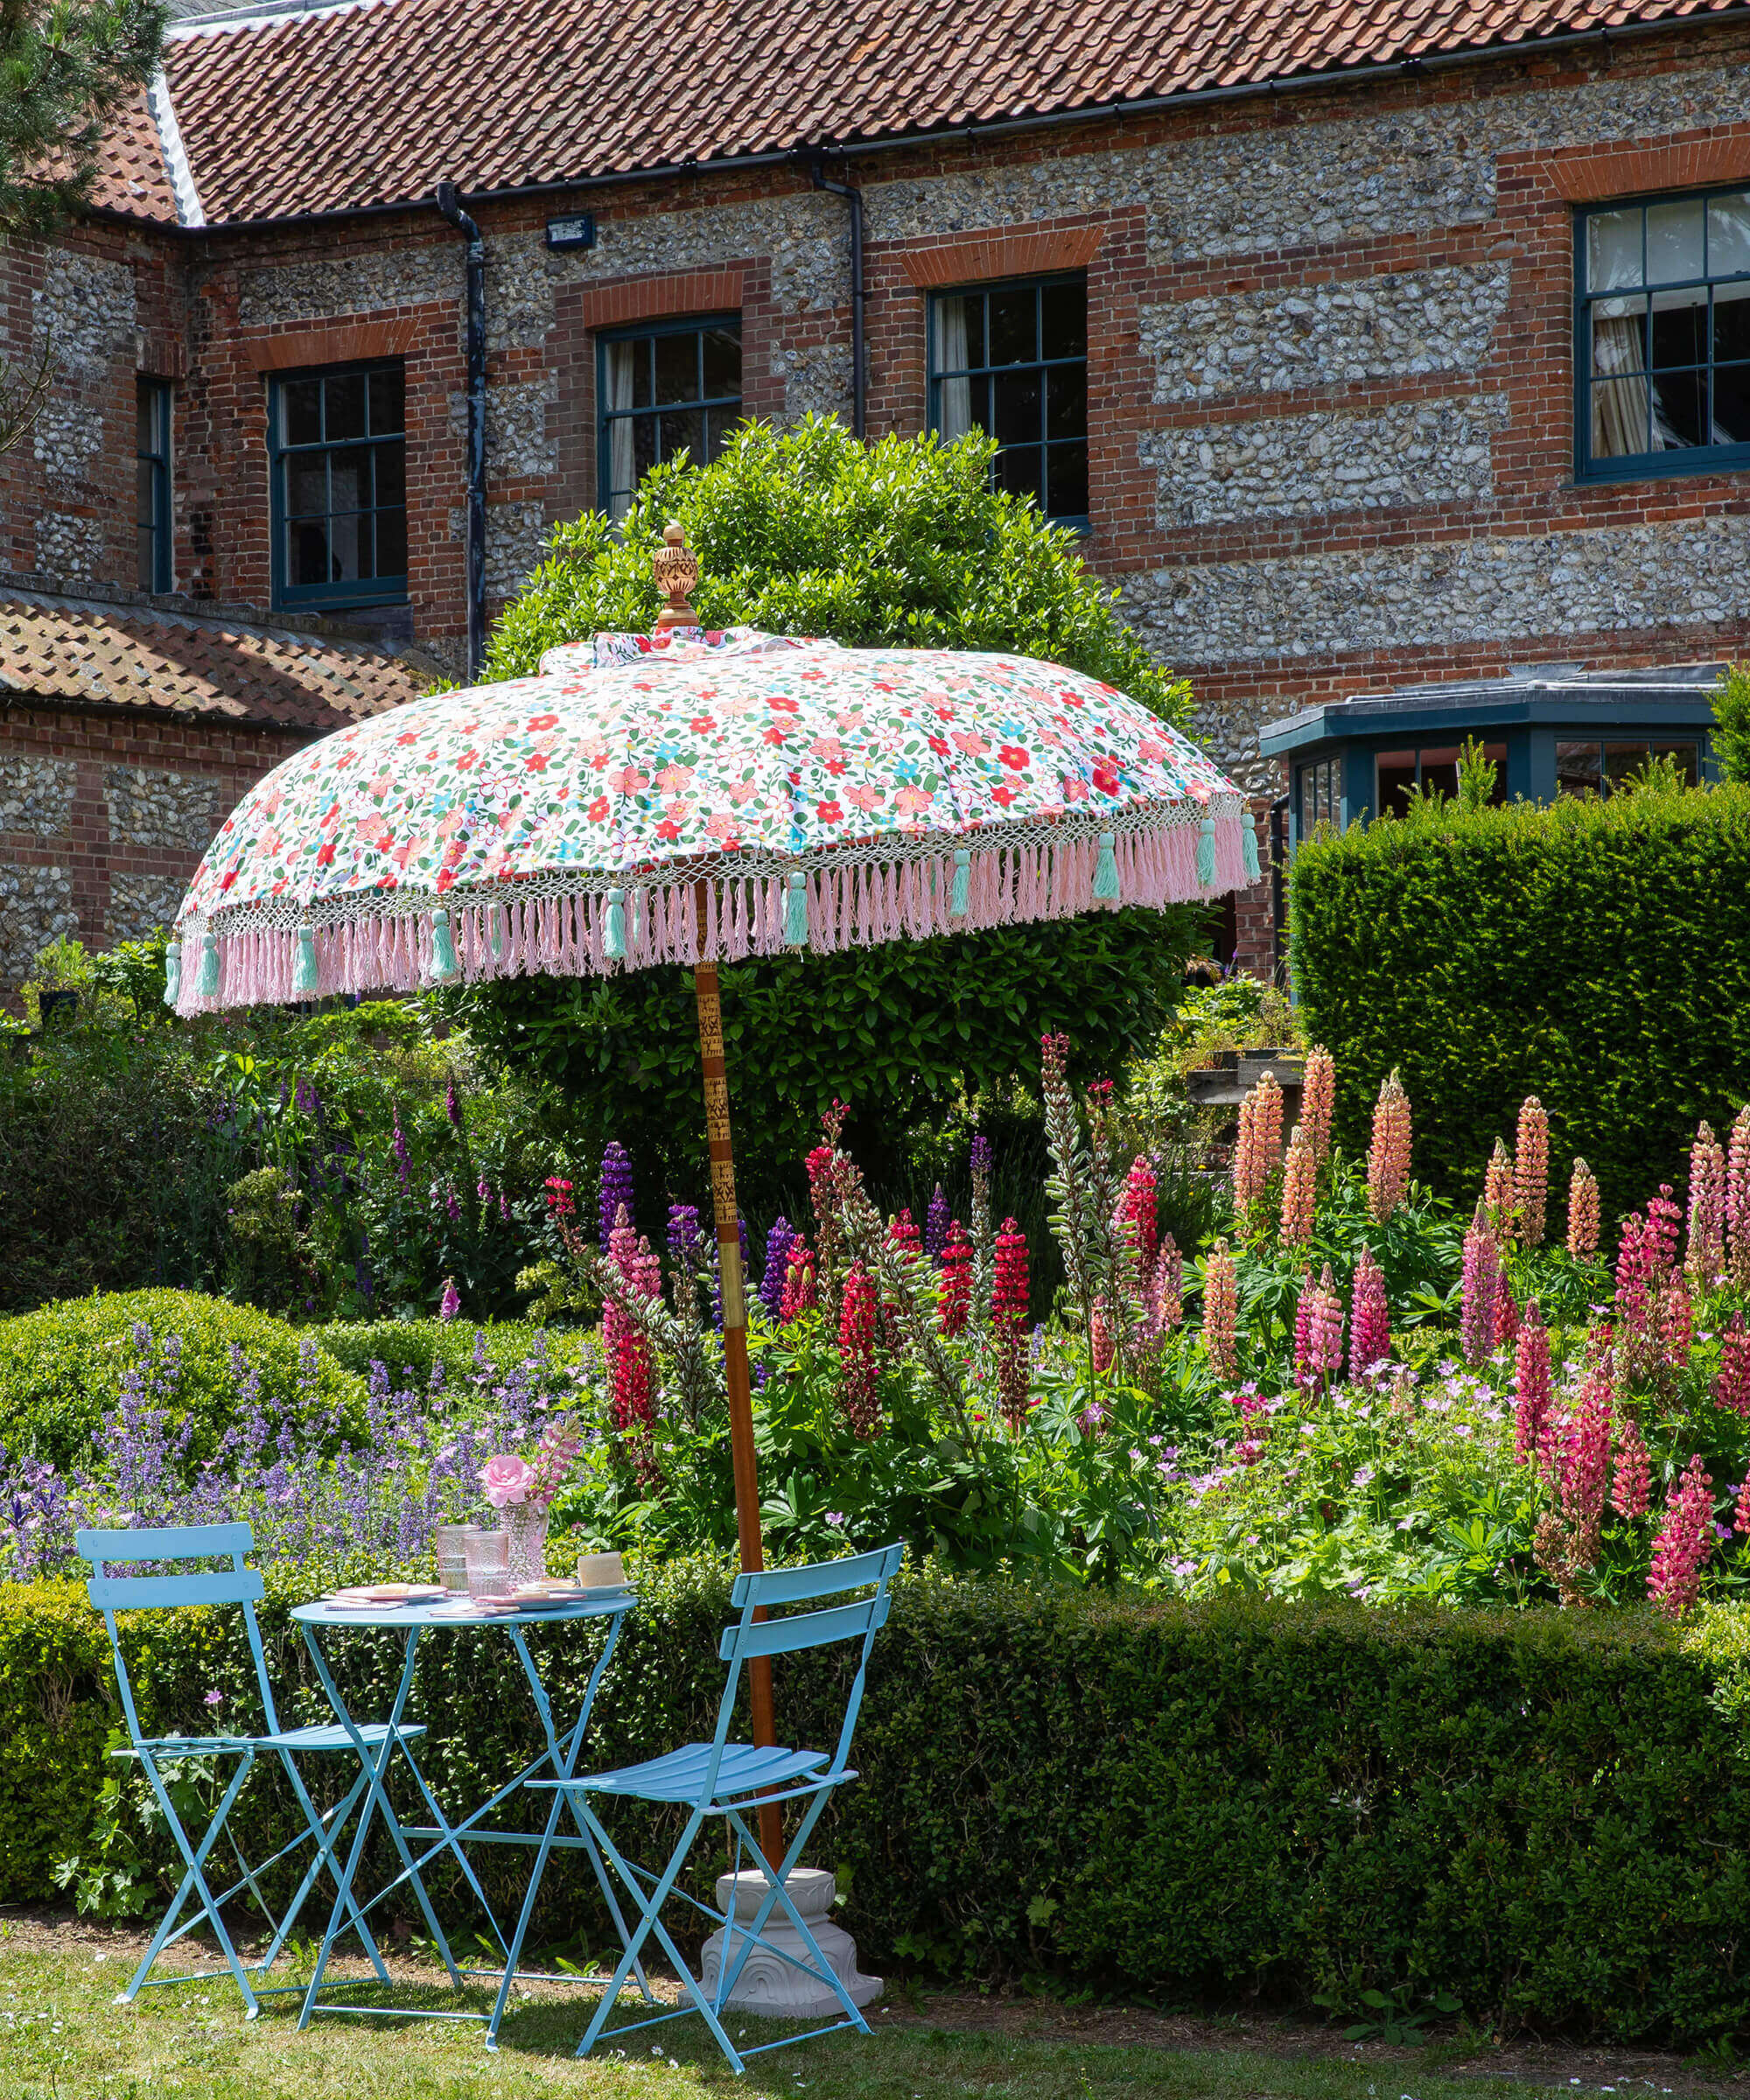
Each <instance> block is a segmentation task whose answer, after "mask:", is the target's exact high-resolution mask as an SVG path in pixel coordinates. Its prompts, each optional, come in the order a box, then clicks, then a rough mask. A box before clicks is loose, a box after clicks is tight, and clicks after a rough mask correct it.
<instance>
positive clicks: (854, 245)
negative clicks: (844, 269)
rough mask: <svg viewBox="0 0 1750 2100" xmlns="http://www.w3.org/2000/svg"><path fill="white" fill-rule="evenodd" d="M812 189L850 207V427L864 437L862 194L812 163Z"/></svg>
mask: <svg viewBox="0 0 1750 2100" xmlns="http://www.w3.org/2000/svg"><path fill="white" fill-rule="evenodd" d="M813 167H814V178H815V187H816V189H817V190H830V191H831V193H832V194H833V195H834V196H835V197H843V198H844V200H845V202H846V203H847V204H848V205H849V206H850V207H851V430H852V431H853V432H854V433H855V435H856V436H857V437H863V436H865V426H866V425H867V423H868V419H869V382H868V377H867V374H865V370H864V364H863V302H864V300H865V297H867V296H868V295H867V294H866V292H865V290H864V285H863V193H862V191H861V190H859V189H858V188H857V187H856V186H854V185H853V184H851V183H848V182H829V181H828V180H827V179H826V174H825V172H824V169H823V165H822V163H821V162H820V161H818V160H816V162H815V163H814V164H813Z"/></svg>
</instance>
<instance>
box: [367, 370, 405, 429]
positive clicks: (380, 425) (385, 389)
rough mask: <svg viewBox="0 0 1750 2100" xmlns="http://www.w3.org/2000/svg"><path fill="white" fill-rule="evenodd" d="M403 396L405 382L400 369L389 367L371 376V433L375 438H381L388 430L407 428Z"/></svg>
mask: <svg viewBox="0 0 1750 2100" xmlns="http://www.w3.org/2000/svg"><path fill="white" fill-rule="evenodd" d="M402 394H403V381H402V374H401V371H400V368H399V367H388V368H386V369H385V370H383V371H381V372H373V373H372V374H371V433H372V435H373V436H374V437H381V436H382V434H383V433H384V432H385V431H386V430H402V429H404V428H405V427H406V425H405V423H404V421H403V418H404V416H405V415H406V409H405V407H404V405H403V402H402Z"/></svg>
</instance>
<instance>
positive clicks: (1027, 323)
mask: <svg viewBox="0 0 1750 2100" xmlns="http://www.w3.org/2000/svg"><path fill="white" fill-rule="evenodd" d="M1038 355H1039V294H1038V293H1037V292H1036V291H1035V290H1033V286H1032V285H1031V284H1030V285H1028V286H1027V287H1026V290H1019V289H1018V290H1013V291H993V292H992V293H991V363H992V364H993V365H1025V364H1029V363H1031V362H1032V361H1033V359H1035V358H1036V357H1037V356H1038Z"/></svg>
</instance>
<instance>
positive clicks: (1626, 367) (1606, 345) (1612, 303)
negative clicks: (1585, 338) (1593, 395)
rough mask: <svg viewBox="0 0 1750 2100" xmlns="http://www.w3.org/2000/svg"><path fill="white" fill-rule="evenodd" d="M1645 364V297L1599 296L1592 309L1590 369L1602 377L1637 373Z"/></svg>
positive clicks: (1609, 377)
mask: <svg viewBox="0 0 1750 2100" xmlns="http://www.w3.org/2000/svg"><path fill="white" fill-rule="evenodd" d="M1646 363H1647V304H1646V301H1645V300H1644V299H1600V300H1599V301H1598V302H1597V303H1596V304H1594V306H1593V310H1592V368H1593V372H1594V373H1595V374H1599V375H1600V376H1601V377H1603V378H1606V379H1611V378H1614V377H1615V376H1616V374H1618V373H1621V372H1640V371H1642V370H1644V369H1645V367H1646Z"/></svg>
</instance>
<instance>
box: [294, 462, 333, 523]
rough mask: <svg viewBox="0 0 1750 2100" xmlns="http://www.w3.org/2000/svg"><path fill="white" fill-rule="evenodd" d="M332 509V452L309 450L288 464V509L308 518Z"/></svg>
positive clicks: (295, 516) (297, 516)
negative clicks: (330, 476) (330, 493)
mask: <svg viewBox="0 0 1750 2100" xmlns="http://www.w3.org/2000/svg"><path fill="white" fill-rule="evenodd" d="M327 507H328V455H327V453H326V452H309V453H305V454H304V455H302V456H301V457H298V458H291V459H288V460H287V461H286V463H285V512H286V515H287V516H288V517H289V518H301V517H307V516H309V515H311V514H319V513H320V512H323V511H325V510H326V509H327Z"/></svg>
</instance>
